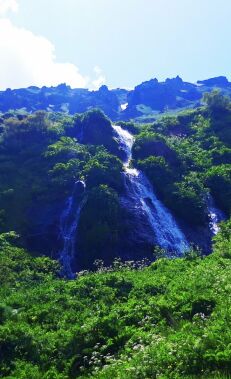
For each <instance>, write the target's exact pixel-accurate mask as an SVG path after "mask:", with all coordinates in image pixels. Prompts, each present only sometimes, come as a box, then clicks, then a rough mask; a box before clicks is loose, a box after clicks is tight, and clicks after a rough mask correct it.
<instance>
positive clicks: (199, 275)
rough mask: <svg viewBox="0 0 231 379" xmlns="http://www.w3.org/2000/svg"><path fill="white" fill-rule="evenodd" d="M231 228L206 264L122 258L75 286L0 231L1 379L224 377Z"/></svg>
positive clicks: (194, 259)
mask: <svg viewBox="0 0 231 379" xmlns="http://www.w3.org/2000/svg"><path fill="white" fill-rule="evenodd" d="M101 190H102V191H108V190H107V189H106V188H102V189H101ZM230 226H231V225H230V221H229V222H227V223H226V224H223V225H222V226H221V232H220V234H219V235H218V236H217V237H216V239H215V246H214V253H213V254H212V255H210V256H208V257H206V258H204V257H201V256H199V255H198V254H194V255H193V254H191V257H190V259H189V257H188V256H186V257H185V258H182V259H174V260H169V259H166V258H161V259H159V260H157V261H156V262H155V263H153V264H151V265H150V266H149V267H145V266H143V264H142V263H141V264H140V265H139V264H138V265H137V264H136V265H134V264H133V262H127V263H125V264H122V263H121V262H120V261H118V260H117V261H115V263H114V265H113V266H112V267H109V268H104V267H103V266H102V265H101V264H100V265H99V264H98V267H99V268H98V271H97V272H95V273H89V272H82V273H80V274H79V277H78V278H77V279H76V280H72V281H65V280H61V279H59V278H58V277H57V269H58V266H57V263H55V262H53V261H51V260H50V259H49V258H43V257H42V258H31V257H30V256H29V255H28V254H27V253H26V252H25V251H24V250H22V249H20V248H18V247H16V246H15V245H12V243H13V241H14V239H15V237H14V235H13V234H10V235H1V236H0V259H1V267H2V271H1V273H0V283H1V288H0V293H1V305H0V352H1V354H0V357H1V358H0V371H1V377H6V378H15V377H17V378H18V379H21V378H33V379H34V378H60V379H61V378H87V377H94V378H132V379H136V378H137V379H138V378H156V377H163V378H164V377H166V378H182V379H183V378H184V379H185V378H213V377H214V378H217V377H221V378H226V375H228V373H230V369H231V367H230V361H231V359H230V345H231V335H230V326H231V318H230V315H231V304H230V291H231V287H230V283H229V272H230V269H231V261H230V248H231V245H230ZM5 273H7V275H5ZM227 377H228V376H227Z"/></svg>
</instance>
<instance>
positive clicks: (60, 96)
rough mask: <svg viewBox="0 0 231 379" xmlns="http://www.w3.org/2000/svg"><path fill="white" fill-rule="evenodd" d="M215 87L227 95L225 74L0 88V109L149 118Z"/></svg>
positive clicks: (230, 91)
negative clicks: (127, 83)
mask: <svg viewBox="0 0 231 379" xmlns="http://www.w3.org/2000/svg"><path fill="white" fill-rule="evenodd" d="M214 88H219V89H220V90H221V92H222V93H223V94H225V95H228V96H229V97H231V82H229V81H228V79H227V78H226V77H225V76H218V77H214V78H210V79H206V80H199V81H197V83H196V84H193V83H189V82H185V81H183V80H182V79H181V78H180V77H179V76H177V77H176V78H172V79H170V78H167V79H166V80H165V81H164V82H159V81H158V80H157V79H156V78H155V79H151V80H148V81H145V82H142V83H141V84H138V85H137V86H135V87H134V89H132V90H128V89H123V88H116V89H109V88H108V87H107V86H106V85H103V86H101V87H100V88H99V89H98V90H92V91H91V90H88V89H85V88H75V89H72V88H71V87H70V86H68V85H66V84H65V83H62V84H59V85H58V86H56V87H46V86H43V87H42V88H39V87H36V86H30V87H28V88H19V89H10V88H8V89H6V90H5V91H0V112H2V113H5V112H10V111H11V110H18V111H19V112H21V113H23V112H25V111H26V112H34V111H36V110H46V111H48V112H49V111H50V112H53V111H54V112H62V113H67V114H75V113H84V112H86V111H88V110H90V109H92V108H99V109H101V110H102V111H103V112H104V113H105V114H106V115H107V116H108V117H110V118H111V119H112V120H113V121H119V120H122V121H128V120H130V119H134V120H136V121H140V122H147V121H153V120H155V118H157V117H158V115H159V114H162V113H163V112H177V111H180V110H182V109H187V108H195V107H197V106H198V105H201V104H202V98H203V95H204V93H205V92H211V91H212V90H213V89H214Z"/></svg>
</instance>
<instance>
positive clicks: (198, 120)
mask: <svg viewBox="0 0 231 379" xmlns="http://www.w3.org/2000/svg"><path fill="white" fill-rule="evenodd" d="M204 101H205V102H206V104H207V105H206V107H202V108H197V109H195V110H188V111H184V112H182V113H179V114H178V115H174V116H169V115H167V116H163V118H161V119H159V120H158V121H156V122H155V123H154V124H152V125H144V126H143V127H142V128H141V131H140V133H139V134H138V136H137V138H136V141H135V144H134V147H133V156H134V159H135V161H134V164H135V165H137V166H138V167H139V168H141V170H143V171H144V172H145V173H146V174H147V176H148V177H149V179H150V181H151V182H152V184H153V186H154V188H156V190H157V191H158V194H159V196H160V198H161V199H162V200H163V201H164V203H165V204H166V205H167V206H168V207H169V208H170V209H171V210H172V211H173V212H174V213H175V214H176V215H177V216H178V217H180V218H181V219H182V220H184V221H185V222H187V223H188V224H192V225H205V224H206V223H207V222H208V219H207V204H206V203H207V196H208V194H209V193H211V194H212V196H213V197H214V199H215V201H216V203H217V205H218V206H219V207H220V208H221V209H222V210H223V211H224V212H225V213H226V214H227V215H230V214H231V175H230V170H231V166H230V158H231V104H230V100H229V99H228V98H226V97H224V96H222V95H221V94H220V93H219V91H213V92H211V93H209V94H205V96H204Z"/></svg>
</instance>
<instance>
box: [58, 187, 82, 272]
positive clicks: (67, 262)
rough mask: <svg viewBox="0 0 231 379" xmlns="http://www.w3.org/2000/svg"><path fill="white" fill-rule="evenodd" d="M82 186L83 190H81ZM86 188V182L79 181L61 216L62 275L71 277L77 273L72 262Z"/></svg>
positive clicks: (60, 256)
mask: <svg viewBox="0 0 231 379" xmlns="http://www.w3.org/2000/svg"><path fill="white" fill-rule="evenodd" d="M80 188H81V191H79V189H80ZM84 190H85V183H84V182H83V181H77V182H76V183H75V185H74V189H73V192H72V194H71V196H69V198H68V199H67V201H66V205H65V208H64V210H63V212H62V214H61V218H60V237H61V239H62V241H63V248H62V250H61V251H60V253H59V262H60V263H61V266H62V270H61V274H62V276H64V277H67V278H69V279H73V278H74V277H75V274H74V273H73V272H72V268H71V263H72V259H73V257H74V255H75V238H76V232H77V229H78V223H79V218H80V212H81V210H82V208H83V206H84V204H85V202H86V197H83V198H82V200H80V199H79V197H80V195H81V194H82V193H83V192H84ZM79 192H80V193H79Z"/></svg>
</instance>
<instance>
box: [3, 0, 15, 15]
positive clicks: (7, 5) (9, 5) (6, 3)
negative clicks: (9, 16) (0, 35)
mask: <svg viewBox="0 0 231 379" xmlns="http://www.w3.org/2000/svg"><path fill="white" fill-rule="evenodd" d="M8 11H12V12H17V11H18V2H17V1H16V0H0V15H4V14H6V13H7V12H8Z"/></svg>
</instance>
